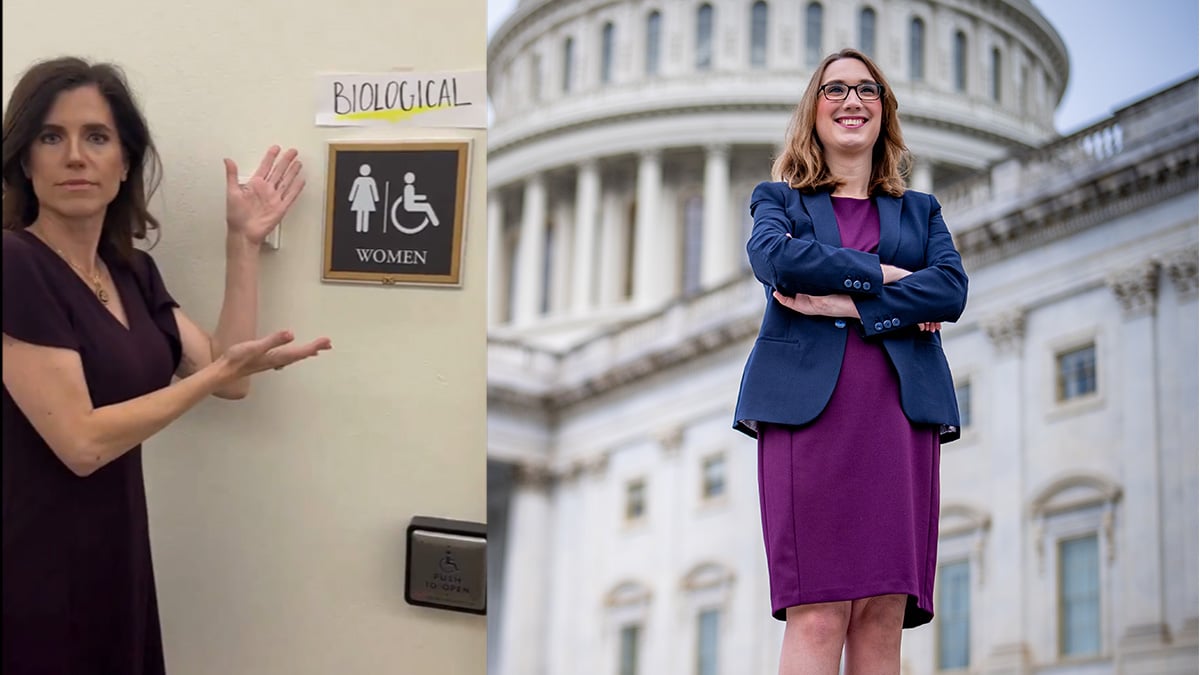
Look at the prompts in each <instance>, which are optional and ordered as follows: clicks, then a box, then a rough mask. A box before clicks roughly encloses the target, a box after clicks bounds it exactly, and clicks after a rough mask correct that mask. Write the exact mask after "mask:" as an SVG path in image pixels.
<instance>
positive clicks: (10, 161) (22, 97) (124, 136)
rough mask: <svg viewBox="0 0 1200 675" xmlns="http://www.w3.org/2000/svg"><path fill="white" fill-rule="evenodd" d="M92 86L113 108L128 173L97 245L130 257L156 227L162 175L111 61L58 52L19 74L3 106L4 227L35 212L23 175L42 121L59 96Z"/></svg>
mask: <svg viewBox="0 0 1200 675" xmlns="http://www.w3.org/2000/svg"><path fill="white" fill-rule="evenodd" d="M89 85H90V86H95V87H96V88H97V89H99V90H100V94H101V95H102V96H103V97H104V99H105V100H106V101H108V105H109V107H110V108H112V114H113V120H114V121H115V123H116V125H117V129H116V131H117V136H118V137H119V138H120V141H121V149H122V151H123V152H124V153H125V161H126V162H127V163H128V165H129V174H128V176H127V178H126V180H125V181H124V182H122V183H121V187H120V189H119V190H118V191H117V196H116V197H114V198H113V200H112V202H110V203H109V205H108V211H107V212H106V213H105V215H104V228H103V231H102V233H101V236H100V244H101V246H104V247H107V248H108V249H110V250H112V251H114V252H115V253H117V255H119V256H120V257H121V258H122V259H123V260H125V261H129V260H130V259H131V258H132V256H133V240H134V239H145V238H146V233H147V232H148V231H150V230H157V229H158V227H159V224H158V220H156V219H155V218H154V216H153V215H151V214H150V211H149V209H148V208H147V203H148V202H149V198H150V196H152V195H153V194H154V191H155V190H156V189H157V188H158V184H159V181H160V180H161V178H162V163H161V161H160V160H159V157H158V152H157V151H156V150H155V148H154V142H153V141H152V140H151V138H150V128H149V126H148V125H147V124H146V119H145V117H143V115H142V112H141V110H139V109H138V106H137V103H136V101H135V100H134V97H133V93H132V92H131V91H130V88H129V84H128V83H127V82H126V80H125V74H124V73H123V72H122V71H121V69H120V68H118V67H117V66H115V65H113V64H110V63H96V64H91V63H88V62H87V61H84V60H83V59H80V58H76V57H70V56H68V57H60V58H55V59H50V60H48V61H42V62H40V63H36V64H34V65H33V66H32V67H31V68H30V69H29V70H27V71H26V72H25V74H24V75H22V76H21V79H20V81H18V82H17V86H16V87H14V88H13V92H12V96H11V97H10V98H9V100H8V109H7V110H5V111H4V145H3V153H2V154H3V159H2V161H0V179H2V180H3V188H4V198H3V227H4V229H6V230H23V229H25V228H27V227H29V226H30V225H32V224H33V222H34V221H35V220H37V217H38V200H37V195H36V194H35V193H34V191H33V181H32V180H30V179H29V177H28V176H26V175H25V169H24V165H25V164H26V162H27V160H28V157H29V148H30V146H32V145H33V143H34V141H36V140H37V138H38V136H39V135H40V134H41V132H42V125H43V124H44V123H45V121H46V116H47V115H49V114H50V108H51V107H53V106H54V102H55V100H57V99H58V95H59V94H61V93H62V92H64V91H71V90H73V89H77V88H79V87H85V86H89Z"/></svg>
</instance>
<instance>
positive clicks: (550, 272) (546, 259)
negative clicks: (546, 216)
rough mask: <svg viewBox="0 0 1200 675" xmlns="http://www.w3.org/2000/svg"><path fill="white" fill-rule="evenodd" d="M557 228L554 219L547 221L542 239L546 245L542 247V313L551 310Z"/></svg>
mask: <svg viewBox="0 0 1200 675" xmlns="http://www.w3.org/2000/svg"><path fill="white" fill-rule="evenodd" d="M557 229H558V228H556V227H555V226H554V221H550V222H548V223H546V234H545V238H544V239H543V241H542V244H543V245H544V246H545V248H543V249H542V288H541V291H542V304H541V313H542V314H548V313H549V312H550V292H551V285H552V284H553V283H554V244H555V239H556V238H557V236H558V232H557V231H556V230H557Z"/></svg>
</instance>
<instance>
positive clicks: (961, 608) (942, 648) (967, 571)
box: [936, 560, 971, 670]
mask: <svg viewBox="0 0 1200 675" xmlns="http://www.w3.org/2000/svg"><path fill="white" fill-rule="evenodd" d="M937 584H938V597H937V609H936V614H937V622H938V668H939V669H941V670H954V669H964V668H966V667H967V666H969V665H970V663H971V651H970V646H971V565H970V563H969V562H968V561H966V560H963V561H962V562H955V563H949V564H946V565H942V567H941V570H940V571H939V572H938V579H937Z"/></svg>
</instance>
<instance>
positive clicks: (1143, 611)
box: [1099, 261, 1167, 652]
mask: <svg viewBox="0 0 1200 675" xmlns="http://www.w3.org/2000/svg"><path fill="white" fill-rule="evenodd" d="M1158 276H1159V266H1158V263H1157V262H1154V261H1146V262H1144V263H1141V264H1138V265H1135V266H1133V267H1129V268H1126V269H1123V270H1118V271H1117V272H1116V273H1114V274H1113V275H1112V276H1111V277H1109V279H1108V284H1109V288H1111V289H1112V292H1113V294H1114V295H1116V298H1117V300H1118V302H1119V303H1120V306H1121V314H1122V321H1121V327H1120V333H1119V337H1118V340H1117V344H1116V345H1115V347H1114V349H1113V350H1112V353H1113V354H1115V355H1116V359H1114V362H1115V365H1116V372H1115V373H1114V377H1112V378H1111V379H1108V380H1105V381H1106V382H1111V383H1112V385H1113V386H1111V387H1110V388H1109V389H1110V390H1111V391H1112V393H1113V398H1114V399H1115V402H1116V404H1117V406H1118V408H1117V409H1118V410H1120V411H1121V431H1120V434H1121V437H1120V450H1119V454H1120V466H1121V473H1120V476H1121V480H1122V483H1123V485H1122V488H1123V494H1124V495H1125V496H1124V511H1125V512H1124V518H1123V519H1122V527H1121V531H1120V532H1119V533H1118V535H1117V537H1118V542H1119V543H1118V546H1117V548H1118V550H1119V551H1123V552H1125V554H1124V555H1122V556H1121V575H1122V577H1123V580H1122V583H1121V585H1120V587H1121V599H1120V603H1121V604H1120V606H1121V613H1120V615H1119V616H1118V617H1117V640H1118V646H1119V649H1120V651H1122V652H1137V651H1140V650H1141V649H1153V648H1156V647H1159V646H1162V645H1163V644H1165V642H1166V639H1167V629H1166V621H1165V617H1164V613H1163V606H1164V598H1163V592H1164V587H1163V579H1162V564H1163V542H1162V528H1163V522H1162V505H1161V503H1160V502H1161V497H1162V485H1161V478H1160V476H1161V474H1160V467H1161V462H1162V459H1161V457H1160V447H1159V442H1158V435H1159V430H1158V425H1157V423H1156V419H1157V411H1158V401H1157V399H1158V381H1157V380H1158V377H1157V371H1158V363H1157V361H1158V358H1157V347H1156V345H1155V343H1156V340H1155V330H1154V314H1155V305H1156V303H1157V297H1158ZM1099 365H1100V366H1101V367H1103V364H1099Z"/></svg>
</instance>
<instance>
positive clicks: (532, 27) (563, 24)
mask: <svg viewBox="0 0 1200 675" xmlns="http://www.w3.org/2000/svg"><path fill="white" fill-rule="evenodd" d="M843 47H856V48H859V49H862V50H863V51H864V52H866V53H868V54H870V55H872V57H873V58H875V59H876V60H877V62H878V63H879V64H880V67H881V68H883V70H884V72H885V73H886V74H887V76H888V79H889V80H890V83H891V85H892V88H893V89H894V94H895V96H896V98H897V99H898V101H899V106H900V107H899V110H900V116H901V120H902V123H903V130H904V135H905V141H906V143H907V144H908V146H909V148H910V150H911V151H912V153H913V157H914V166H913V169H912V172H911V175H910V177H909V184H910V187H913V188H914V189H920V190H925V191H931V190H936V189H937V188H938V187H940V186H945V185H948V184H950V183H953V182H954V181H956V180H957V179H959V178H961V177H963V176H965V175H968V174H971V173H973V172H975V171H977V170H979V169H982V168H985V167H987V166H988V165H989V164H990V163H992V162H994V161H996V160H998V159H1000V158H1002V157H1004V156H1007V155H1010V154H1012V153H1013V152H1016V151H1021V150H1024V149H1029V148H1034V147H1038V146H1040V145H1042V144H1044V143H1045V142H1046V141H1048V140H1050V139H1051V138H1053V137H1055V135H1056V134H1055V131H1054V127H1053V116H1054V111H1055V108H1056V106H1057V105H1058V102H1059V100H1060V99H1061V98H1062V95H1063V91H1064V89H1065V87H1066V83H1067V75H1068V70H1069V68H1068V57H1067V51H1066V48H1065V46H1064V44H1063V42H1062V40H1061V39H1060V37H1059V35H1058V34H1057V33H1056V32H1055V30H1054V28H1053V27H1052V26H1050V24H1049V23H1048V22H1047V21H1046V20H1045V19H1044V18H1043V17H1042V15H1041V14H1040V13H1039V12H1038V11H1037V9H1036V8H1034V6H1033V5H1032V4H1031V3H1029V2H1027V1H1026V0H992V1H989V2H962V1H954V0H948V1H943V0H933V1H930V0H919V1H918V0H887V1H884V0H875V1H869V0H868V1H866V2H841V1H832V0H826V1H825V2H819V1H809V0H777V1H774V2H766V1H764V0H759V1H757V2H733V1H731V0H709V1H702V2H692V1H687V2H680V1H678V0H652V1H645V0H636V1H627V2H611V1H604V2H601V1H599V0H578V1H569V0H522V2H521V3H520V4H519V5H518V6H517V8H516V10H515V12H514V13H513V15H512V16H511V17H509V19H508V20H507V21H505V22H504V24H503V25H502V26H501V27H500V28H499V29H498V30H497V31H496V33H495V34H494V35H493V37H492V40H491V43H490V45H489V48H488V78H489V82H488V84H489V94H490V98H491V103H492V106H493V111H494V119H493V124H492V126H491V128H490V130H489V137H488V153H489V155H488V182H489V192H490V196H491V199H490V201H489V225H491V226H493V227H490V228H489V229H492V230H495V231H494V232H493V233H492V235H491V236H492V237H493V240H492V241H491V242H490V248H491V250H492V251H493V258H492V260H491V261H490V262H491V265H492V274H493V277H492V280H491V281H492V283H493V284H494V285H493V291H492V295H493V296H494V297H493V298H492V303H491V308H490V309H491V316H492V318H491V323H492V324H493V325H494V326H495V325H518V326H520V325H524V326H528V325H530V324H531V323H543V324H544V323H545V319H546V318H553V317H560V318H561V317H569V316H575V317H579V316H585V315H586V316H595V315H596V311H597V310H603V309H604V308H606V307H607V308H612V307H620V306H627V307H640V308H643V309H645V308H649V307H653V306H658V305H661V303H662V302H663V301H665V300H668V299H670V298H672V297H678V296H680V295H688V294H691V293H694V292H698V291H700V290H702V289H704V288H710V287H712V286H714V285H719V284H720V283H723V282H725V281H728V280H729V279H731V278H733V277H734V276H738V275H743V274H744V272H745V268H744V263H743V262H742V259H743V258H744V257H745V256H744V254H743V253H742V245H743V243H744V241H745V235H746V234H748V227H749V215H748V213H747V208H746V207H747V205H748V204H747V201H748V198H749V195H750V192H751V190H752V189H753V187H754V185H755V184H757V183H758V182H759V181H761V180H765V179H767V178H768V175H769V170H770V164H771V160H772V159H773V157H774V155H775V153H776V150H777V148H778V147H779V146H780V145H781V144H782V142H783V137H784V132H785V129H786V127H787V122H788V119H789V116H790V114H791V112H792V110H793V108H794V106H795V105H796V102H797V101H798V100H799V98H800V95H801V93H802V91H803V88H804V86H805V85H806V84H807V81H808V79H809V77H810V75H811V71H812V67H813V66H814V65H815V64H817V63H819V62H820V60H821V59H822V58H824V57H825V56H826V55H827V54H829V53H832V52H834V51H836V50H838V49H841V48H843ZM664 223H665V224H666V226H664ZM730 223H733V224H735V226H733V227H731V226H730ZM739 227H740V229H739ZM524 228H531V229H529V230H526V232H527V233H528V235H527V236H522V235H521V230H522V229H524ZM669 241H683V242H690V243H685V244H684V245H682V246H667V245H666V243H667V242H669ZM518 242H521V243H520V244H518ZM556 246H557V247H559V250H558V251H557V255H556V254H555V251H554V250H553V249H554V247H556ZM518 249H519V250H518ZM639 251H640V252H641V253H639ZM664 251H665V253H666V255H665V256H664V254H663V253H664ZM652 252H653V254H652ZM522 256H524V257H525V259H527V260H528V259H533V260H541V259H545V264H542V265H521V264H520V262H518V260H517V259H519V258H521V257H522ZM652 256H653V257H652ZM568 270H572V271H571V272H568ZM522 275H524V276H522Z"/></svg>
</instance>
